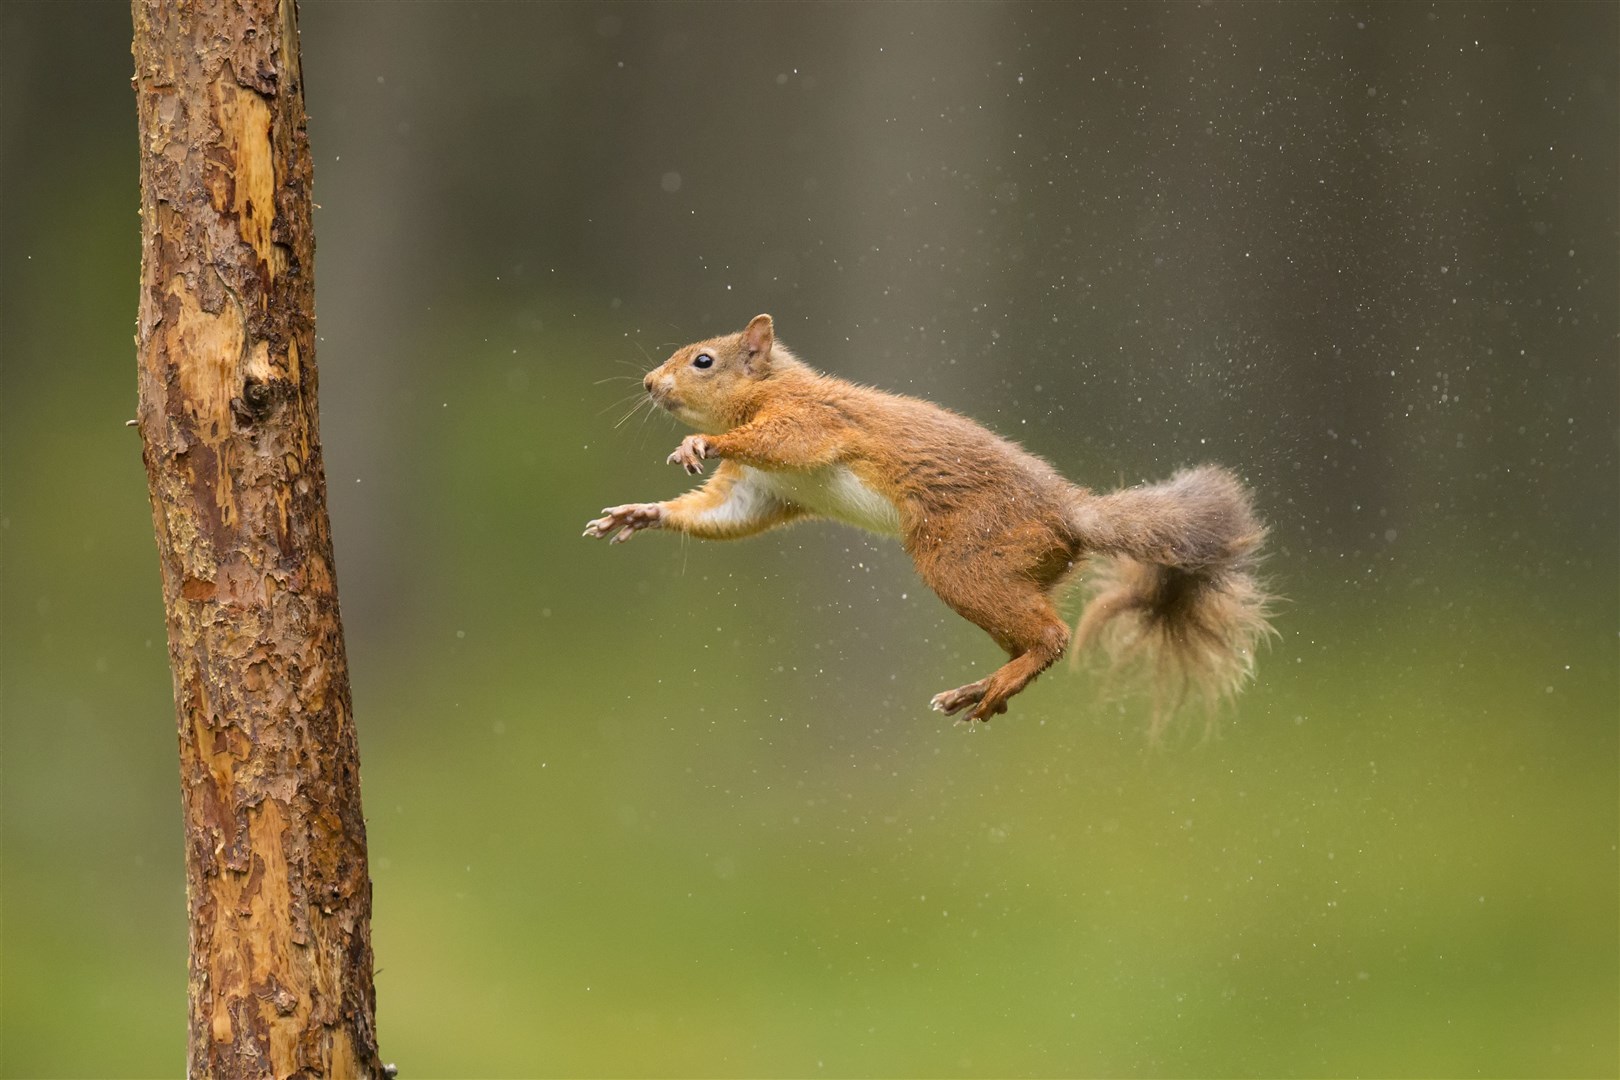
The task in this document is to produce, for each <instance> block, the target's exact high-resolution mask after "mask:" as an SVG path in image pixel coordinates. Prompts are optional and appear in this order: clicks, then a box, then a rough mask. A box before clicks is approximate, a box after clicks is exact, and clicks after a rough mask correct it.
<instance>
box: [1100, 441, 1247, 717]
mask: <svg viewBox="0 0 1620 1080" xmlns="http://www.w3.org/2000/svg"><path fill="white" fill-rule="evenodd" d="M1074 524H1075V529H1076V532H1077V533H1078V539H1079V541H1080V545H1081V550H1082V551H1083V552H1084V553H1085V554H1087V555H1090V556H1092V563H1091V568H1090V574H1091V578H1090V580H1091V583H1092V596H1091V599H1090V602H1089V603H1088V604H1087V605H1086V608H1085V611H1084V612H1083V613H1082V614H1081V616H1080V623H1079V625H1078V626H1077V627H1075V636H1074V655H1075V656H1076V657H1078V655H1079V654H1080V653H1081V652H1082V651H1083V650H1085V649H1086V648H1087V647H1088V646H1090V645H1092V644H1098V645H1100V646H1101V647H1102V649H1103V650H1104V651H1105V652H1106V654H1107V655H1108V657H1109V660H1110V662H1111V666H1112V667H1113V668H1114V669H1115V670H1121V669H1134V668H1145V669H1146V674H1147V675H1148V676H1149V677H1150V678H1151V679H1152V687H1153V691H1154V697H1155V700H1156V702H1157V705H1158V707H1157V708H1156V709H1155V710H1154V733H1155V734H1157V732H1158V731H1159V729H1160V728H1162V726H1163V724H1164V722H1165V721H1166V720H1167V719H1168V718H1169V716H1170V715H1171V714H1172V713H1174V711H1175V709H1176V707H1177V706H1179V705H1180V704H1181V702H1182V701H1183V700H1184V699H1185V698H1186V697H1187V696H1188V695H1189V694H1191V695H1194V696H1196V697H1199V698H1202V699H1203V700H1204V701H1205V702H1207V703H1209V704H1211V705H1213V704H1217V703H1219V702H1220V701H1222V700H1224V699H1227V698H1230V697H1231V696H1232V695H1234V694H1236V693H1237V692H1238V691H1239V690H1241V689H1242V688H1243V684H1244V683H1245V682H1247V681H1248V680H1249V678H1251V677H1252V676H1253V674H1254V653H1255V648H1256V646H1258V645H1259V644H1260V642H1261V640H1262V639H1263V638H1265V637H1266V636H1267V635H1269V634H1271V633H1273V632H1274V631H1273V630H1272V629H1271V624H1270V622H1269V621H1268V620H1267V615H1268V611H1269V607H1270V603H1271V597H1270V596H1269V594H1268V593H1267V592H1266V590H1265V588H1264V587H1263V586H1262V584H1261V583H1260V581H1259V580H1258V579H1257V578H1256V577H1255V574H1254V571H1255V566H1256V564H1257V563H1258V561H1259V557H1260V547H1261V544H1262V543H1263V541H1264V540H1265V536H1266V527H1265V526H1264V525H1263V524H1261V522H1260V520H1259V518H1257V517H1256V516H1255V512H1254V505H1253V499H1252V497H1251V496H1250V494H1249V491H1248V489H1247V488H1245V487H1244V486H1243V483H1242V482H1241V481H1240V480H1238V478H1237V477H1236V476H1234V475H1232V473H1230V472H1228V471H1227V470H1226V469H1223V468H1220V467H1218V466H1214V465H1202V466H1199V467H1198V468H1195V469H1184V470H1182V471H1181V472H1178V473H1176V474H1175V475H1174V476H1172V477H1171V478H1170V479H1169V480H1167V481H1165V482H1163V483H1160V484H1150V485H1148V486H1146V487H1137V488H1128V489H1125V490H1122V491H1115V492H1111V493H1109V494H1106V495H1092V494H1087V495H1085V496H1084V497H1083V498H1082V500H1081V501H1080V503H1079V504H1078V505H1077V507H1076V509H1075V513H1074Z"/></svg>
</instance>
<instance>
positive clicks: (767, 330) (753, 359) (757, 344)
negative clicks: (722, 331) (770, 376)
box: [743, 315, 776, 372]
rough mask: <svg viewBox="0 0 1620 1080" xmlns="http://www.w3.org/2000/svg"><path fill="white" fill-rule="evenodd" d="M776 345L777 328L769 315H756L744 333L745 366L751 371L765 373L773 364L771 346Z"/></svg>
mask: <svg viewBox="0 0 1620 1080" xmlns="http://www.w3.org/2000/svg"><path fill="white" fill-rule="evenodd" d="M775 343H776V327H775V326H774V325H773V324H772V323H771V317H770V316H769V315H755V316H754V317H753V319H751V320H750V321H749V323H748V329H746V330H744V331H743V347H744V348H745V350H746V353H745V355H744V358H743V366H744V367H746V368H747V369H748V370H749V371H751V372H754V371H764V370H765V368H766V366H767V365H769V364H770V362H771V346H772V345H774V344H775Z"/></svg>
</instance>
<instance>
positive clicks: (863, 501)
mask: <svg viewBox="0 0 1620 1080" xmlns="http://www.w3.org/2000/svg"><path fill="white" fill-rule="evenodd" d="M748 471H749V472H750V473H752V474H753V477H752V478H751V479H754V480H755V481H756V482H757V483H758V484H759V486H760V487H761V488H763V489H764V490H766V491H769V492H770V493H771V494H773V495H776V496H777V497H779V498H782V499H786V500H787V501H788V502H791V503H797V504H798V505H799V506H802V507H804V508H805V509H806V510H808V511H810V512H811V513H812V514H819V515H820V516H822V517H826V518H832V519H833V520H834V521H842V522H843V523H844V524H846V525H854V526H856V527H857V528H861V529H869V530H871V531H872V532H875V533H883V534H885V535H888V536H898V535H899V533H900V511H899V510H897V509H896V508H895V505H894V504H893V503H892V502H890V501H889V500H888V499H886V498H884V497H883V496H882V495H880V494H878V493H877V492H875V491H873V490H872V489H871V488H869V487H867V486H866V485H865V484H863V483H861V480H860V477H858V476H856V475H855V473H854V471H853V470H851V469H850V467H849V466H847V465H828V466H826V467H825V468H821V469H811V470H809V471H806V472H766V471H765V470H763V469H752V468H751V469H749V470H748Z"/></svg>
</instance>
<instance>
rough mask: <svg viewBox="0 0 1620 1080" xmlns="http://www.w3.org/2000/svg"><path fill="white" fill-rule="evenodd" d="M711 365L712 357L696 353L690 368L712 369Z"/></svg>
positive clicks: (704, 353)
mask: <svg viewBox="0 0 1620 1080" xmlns="http://www.w3.org/2000/svg"><path fill="white" fill-rule="evenodd" d="M713 365H714V357H712V356H710V355H709V354H708V353H706V352H700V353H698V354H697V357H696V359H694V360H693V361H692V366H693V367H697V368H706V367H712V366H713Z"/></svg>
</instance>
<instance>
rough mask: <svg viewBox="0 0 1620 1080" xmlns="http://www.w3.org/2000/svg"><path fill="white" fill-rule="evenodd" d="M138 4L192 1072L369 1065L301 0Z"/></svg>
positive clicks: (146, 327)
mask: <svg viewBox="0 0 1620 1080" xmlns="http://www.w3.org/2000/svg"><path fill="white" fill-rule="evenodd" d="M133 9H134V23H135V36H134V55H135V79H134V85H135V96H136V104H137V110H138V113H139V118H140V166H141V168H140V173H141V217H142V222H141V225H142V230H141V232H142V259H141V281H140V306H139V314H138V322H137V332H136V343H137V348H138V352H139V393H140V400H139V408H138V417H137V423H138V425H139V428H140V434H141V439H142V443H143V456H144V460H145V463H146V471H147V480H148V484H149V487H150V491H151V498H152V513H153V522H154V526H155V529H156V533H157V546H158V553H159V557H160V562H161V565H162V577H163V602H164V606H165V609H166V612H167V621H168V638H169V659H170V664H171V666H172V669H173V674H174V689H175V705H176V714H177V720H178V728H179V742H180V779H181V792H182V804H183V810H184V816H185V841H186V843H185V851H186V895H187V902H188V907H189V911H190V919H191V959H190V977H189V997H190V1012H189V1025H190V1027H189V1037H190V1052H189V1054H190V1056H189V1071H190V1075H192V1076H193V1077H205V1076H206V1077H249V1076H253V1077H260V1076H274V1077H316V1076H319V1077H351V1076H353V1077H372V1076H380V1075H382V1067H381V1065H380V1063H379V1060H378V1057H377V1047H376V1035H375V1021H374V1011H375V994H374V991H373V986H372V956H371V929H370V920H371V880H370V877H369V875H368V872H367V865H366V833H365V820H364V818H363V816H362V814H361V808H360V763H359V754H358V748H357V744H356V739H355V730H354V724H353V718H352V714H351V710H350V699H349V677H348V666H347V662H346V660H345V657H344V649H343V631H342V626H341V623H340V621H339V618H338V594H337V585H336V582H335V579H334V577H333V567H332V538H331V530H330V526H329V524H328V519H327V512H326V479H325V474H324V470H323V467H322V463H321V449H320V439H319V433H318V426H317V415H316V402H315V394H316V374H315V294H314V277H313V271H314V264H315V260H314V256H315V243H314V231H313V228H312V222H311V210H312V203H311V200H310V194H311V179H312V164H311V160H310V152H309V143H308V138H307V135H306V131H305V119H306V118H305V114H304V99H303V86H302V79H301V75H300V69H299V56H298V30H297V12H296V6H295V2H294V0H280V2H278V0H219V2H210V0H133Z"/></svg>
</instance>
